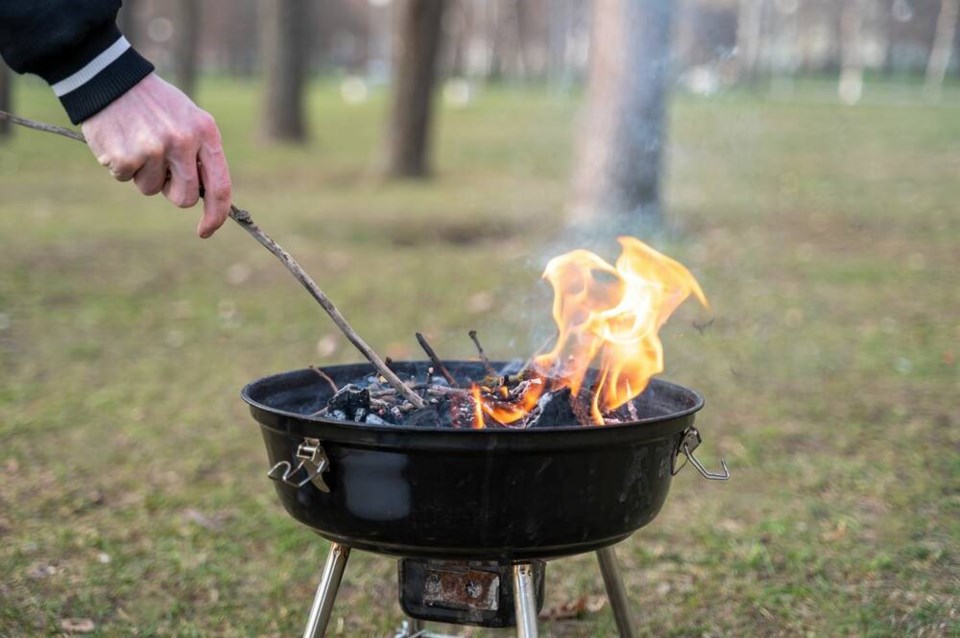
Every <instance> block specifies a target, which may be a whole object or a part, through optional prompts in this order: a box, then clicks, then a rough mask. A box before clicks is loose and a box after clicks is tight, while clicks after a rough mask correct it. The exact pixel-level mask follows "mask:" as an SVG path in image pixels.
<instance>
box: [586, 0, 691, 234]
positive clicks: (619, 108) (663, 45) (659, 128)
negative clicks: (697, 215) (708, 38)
mask: <svg viewBox="0 0 960 638" xmlns="http://www.w3.org/2000/svg"><path fill="white" fill-rule="evenodd" d="M674 4H675V3H674V1H673V0H607V1H605V2H598V3H595V4H594V11H593V26H592V32H591V47H592V50H591V58H590V80H589V87H588V93H587V108H586V119H585V121H584V125H583V128H582V131H581V133H582V135H581V139H580V153H579V156H578V163H577V166H576V168H575V173H574V201H573V211H572V212H573V221H574V222H575V223H578V224H583V223H587V222H595V221H597V220H599V219H606V220H607V221H612V220H619V221H620V222H621V223H622V224H641V225H657V224H659V222H660V221H661V210H660V175H661V162H662V157H663V145H664V141H665V138H666V131H665V117H664V115H665V110H666V104H667V98H668V90H667V87H668V79H669V72H670V71H669V67H670V65H669V58H670V34H671V30H672V28H671V27H672V22H673V11H674Z"/></svg>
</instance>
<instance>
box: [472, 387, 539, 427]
mask: <svg viewBox="0 0 960 638" xmlns="http://www.w3.org/2000/svg"><path fill="white" fill-rule="evenodd" d="M543 386H544V383H543V379H531V380H530V381H529V384H528V385H527V387H526V388H524V390H523V394H522V395H521V396H520V399H519V400H518V401H516V402H509V401H505V400H504V401H500V400H498V399H488V400H482V399H481V400H480V405H482V406H483V412H484V413H485V414H488V415H490V417H492V418H493V419H494V420H495V421H497V422H499V423H503V424H504V425H509V424H510V423H514V422H515V421H519V420H520V419H522V418H523V417H525V416H527V414H529V413H530V410H532V409H533V408H534V406H536V405H537V401H539V400H540V397H541V395H543V390H544V387H543ZM473 387H474V396H475V397H480V392H479V390H480V388H479V387H478V386H476V385H474V386H473ZM501 388H502V389H505V388H503V386H501Z"/></svg>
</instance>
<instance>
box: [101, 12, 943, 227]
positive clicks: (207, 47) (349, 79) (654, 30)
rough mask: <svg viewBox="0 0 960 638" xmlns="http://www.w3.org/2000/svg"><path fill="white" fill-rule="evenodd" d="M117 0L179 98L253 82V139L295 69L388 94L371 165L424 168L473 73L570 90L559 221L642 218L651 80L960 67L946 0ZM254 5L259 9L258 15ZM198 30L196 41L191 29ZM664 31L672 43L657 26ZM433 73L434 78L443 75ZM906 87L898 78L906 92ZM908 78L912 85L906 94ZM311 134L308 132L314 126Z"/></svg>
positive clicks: (648, 191) (770, 78)
mask: <svg viewBox="0 0 960 638" xmlns="http://www.w3.org/2000/svg"><path fill="white" fill-rule="evenodd" d="M200 5H201V3H200V2H199V1H198V0H176V2H169V0H125V1H124V3H123V9H122V11H121V13H120V18H119V19H120V24H121V28H122V29H123V30H124V32H125V33H126V35H127V37H128V38H129V39H130V40H131V42H133V43H134V44H135V45H136V46H137V47H138V48H139V49H141V50H142V51H143V52H144V54H145V55H146V56H147V57H149V58H150V59H151V60H152V61H154V63H155V64H156V65H157V67H158V69H159V70H160V72H161V73H164V74H166V75H168V76H169V77H171V78H173V79H174V81H175V82H177V83H178V84H179V85H180V86H181V88H183V89H184V90H185V91H187V92H188V93H192V92H193V91H194V86H193V85H194V83H195V82H196V79H195V78H196V76H197V73H200V74H203V73H216V74H228V75H240V76H259V77H262V78H263V81H264V90H263V100H262V105H263V112H262V116H261V119H260V122H261V126H260V128H261V133H262V134H263V137H264V138H266V139H270V140H274V141H281V142H302V141H304V140H305V139H306V138H307V131H308V128H309V126H308V124H309V123H308V122H307V117H306V112H305V106H304V87H305V82H306V79H307V78H308V77H309V76H310V75H311V74H314V75H318V76H324V77H326V78H330V79H333V80H334V81H337V82H339V83H340V84H341V95H342V96H343V99H344V100H345V101H346V102H348V103H355V102H356V103H359V102H362V101H365V100H367V99H369V97H370V95H372V94H373V93H375V92H376V91H380V90H383V89H384V88H387V89H389V91H390V94H391V99H390V102H389V104H390V106H389V109H390V110H389V113H388V115H387V125H386V127H385V133H384V140H383V143H382V145H381V149H382V150H381V164H380V165H381V168H382V170H383V172H384V174H385V175H387V176H393V177H417V178H419V177H423V176H426V175H428V174H429V172H430V169H431V164H430V158H429V148H430V135H431V133H430V132H431V128H432V127H431V120H432V119H433V108H432V103H433V101H434V99H435V97H434V96H435V95H436V94H438V93H440V91H439V90H438V89H439V88H444V91H443V92H442V93H443V99H444V100H446V101H448V102H449V103H450V104H451V105H452V106H455V107H461V108H462V107H468V106H469V105H470V103H471V102H472V100H473V98H474V96H475V95H476V93H477V90H478V89H480V88H482V86H483V85H484V84H485V83H489V82H498V83H505V84H521V83H525V84H530V85H537V84H541V83H542V84H544V85H547V86H549V87H551V88H552V89H553V90H555V91H559V92H568V91H569V92H576V91H578V90H579V89H580V88H581V87H583V86H586V87H588V88H587V98H586V106H585V119H584V127H583V131H582V132H583V135H582V139H581V146H580V148H581V150H582V152H581V153H580V155H578V158H577V159H578V162H577V164H576V165H575V176H574V199H573V202H572V204H573V209H574V211H575V214H576V215H577V216H584V217H590V216H591V215H593V214H595V213H597V212H598V211H606V212H612V213H614V214H616V215H621V216H623V215H625V214H626V215H629V214H634V213H635V214H639V215H641V216H643V217H644V218H645V219H647V221H653V220H656V219H657V218H658V217H659V216H660V215H661V211H660V207H659V195H658V192H659V191H658V189H659V186H658V183H657V179H658V176H659V175H660V173H661V172H662V171H661V170H660V168H659V162H660V153H661V151H660V149H661V147H662V146H663V142H664V126H665V124H664V121H663V111H664V105H665V100H666V95H667V93H668V90H671V89H675V90H679V91H684V92H687V93H691V94H694V95H698V96H702V97H709V96H711V95H714V94H717V93H719V92H722V91H724V90H727V89H729V88H731V87H735V86H737V85H743V84H746V85H748V86H749V87H751V88H752V89H753V90H756V91H763V90H770V91H773V92H776V93H777V94H778V95H783V94H784V92H789V91H791V90H792V89H791V87H792V86H793V84H792V83H793V81H794V79H796V78H801V77H803V76H805V75H825V74H826V75H829V76H831V77H834V78H836V80H837V85H836V86H837V89H838V91H837V96H834V97H833V99H837V98H839V99H840V100H841V101H842V102H843V103H846V104H851V105H852V104H856V103H858V102H860V101H861V100H862V99H864V98H865V97H867V96H869V87H867V88H865V86H864V82H865V78H869V77H870V74H871V73H873V74H884V75H897V76H903V77H911V76H912V77H914V78H916V81H912V82H908V83H905V84H904V87H905V89H904V90H918V91H919V90H924V91H925V93H926V94H927V95H928V96H929V97H930V98H931V99H934V100H939V99H941V93H940V91H939V87H940V86H941V84H942V83H943V82H944V81H945V78H948V77H950V76H951V75H957V74H958V72H960V64H958V60H957V58H958V56H957V55H956V50H957V48H958V42H957V29H956V26H957V20H958V15H957V14H958V9H960V7H958V5H960V0H839V1H838V0H674V1H673V2H665V1H664V2H660V1H659V0H643V1H638V2H631V3H628V2H624V1H622V0H594V1H591V0H445V1H441V0H324V1H321V0H276V1H265V0H261V1H259V2H258V0H204V2H203V10H202V11H201V10H200ZM258 9H259V11H258ZM198 34H202V35H198ZM671 35H672V37H671ZM444 83H446V86H445V87H444ZM910 87H916V88H910ZM922 87H925V88H922ZM318 133H319V135H321V136H322V134H323V133H322V129H319V131H318Z"/></svg>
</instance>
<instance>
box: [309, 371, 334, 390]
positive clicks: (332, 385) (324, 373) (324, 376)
mask: <svg viewBox="0 0 960 638" xmlns="http://www.w3.org/2000/svg"><path fill="white" fill-rule="evenodd" d="M310 369H311V370H313V371H314V372H316V373H317V374H318V375H320V378H321V379H323V380H324V381H326V382H327V383H329V384H330V388H331V389H333V393H334V394H336V393H337V392H339V391H340V388H338V387H337V384H336V382H334V380H333V379H331V378H330V375H329V374H327V373H326V372H324V371H323V370H321V369H320V368H318V367H317V366H310Z"/></svg>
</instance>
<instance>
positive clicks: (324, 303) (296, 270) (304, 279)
mask: <svg viewBox="0 0 960 638" xmlns="http://www.w3.org/2000/svg"><path fill="white" fill-rule="evenodd" d="M0 119H5V120H10V121H11V122H13V123H14V124H19V125H20V126H25V127H27V128H32V129H35V130H37V131H43V132H45V133H54V134H55V135H61V136H63V137H67V138H70V139H72V140H76V141H78V142H86V140H85V139H84V137H83V135H82V134H80V133H78V132H77V131H73V130H70V129H67V128H63V127H61V126H52V125H50V124H44V123H43V122H37V121H34V120H29V119H27V118H23V117H17V116H16V115H13V114H11V113H7V112H6V111H0ZM200 196H201V197H203V187H202V186H201V187H200ZM230 219H232V220H233V221H235V222H237V223H238V224H240V226H241V227H242V228H243V229H244V230H245V231H247V232H248V233H249V234H250V235H251V236H252V237H253V238H254V239H256V240H257V241H258V242H259V243H260V245H261V246H263V247H264V248H266V249H267V250H269V251H270V252H271V253H273V255H274V256H275V257H276V258H277V259H279V260H280V261H281V262H282V263H283V265H284V266H286V267H287V270H289V271H290V272H291V273H292V274H293V276H294V277H295V278H296V279H297V281H299V282H300V284H301V285H303V287H304V288H306V289H307V292H309V293H310V295H311V296H312V297H313V298H314V299H315V300H316V301H317V303H319V304H320V306H321V307H322V308H323V309H324V310H325V311H326V313H327V314H328V315H330V318H331V319H333V323H335V324H336V325H337V327H338V328H340V330H341V331H342V332H343V334H345V335H346V337H347V339H349V340H350V343H352V344H353V345H354V346H355V347H356V348H357V350H359V351H360V354H362V355H363V356H364V357H366V359H367V361H369V362H370V363H371V364H373V367H374V368H376V369H377V372H378V373H380V375H381V376H382V377H383V378H384V379H386V380H387V382H388V383H390V385H392V386H393V387H395V388H396V389H397V392H399V393H400V394H402V395H403V396H404V397H406V399H407V400H408V401H410V402H411V403H413V404H414V405H415V406H417V407H423V405H424V403H423V399H421V398H420V397H419V396H417V395H416V394H415V393H414V392H413V391H412V390H410V389H409V388H407V386H406V385H404V383H403V381H401V380H400V378H399V377H398V376H397V375H395V374H394V373H393V372H392V371H391V370H390V369H389V368H388V367H387V366H386V364H385V363H384V362H383V360H382V359H380V356H379V355H378V354H377V353H376V352H374V351H373V349H372V348H371V347H370V346H368V345H367V344H366V342H365V341H364V340H363V339H361V338H360V335H358V334H357V333H356V331H355V330H354V329H353V328H351V327H350V324H349V323H347V320H346V319H345V318H344V317H343V315H342V314H340V311H339V310H337V307H336V306H334V305H333V302H332V301H330V299H329V298H328V297H327V295H326V294H324V292H323V291H322V290H320V287H319V286H318V285H317V284H316V282H314V281H313V279H311V278H310V275H308V274H307V273H306V271H304V270H303V268H301V267H300V264H298V263H297V262H296V260H295V259H294V258H293V257H291V256H290V253H288V252H287V251H286V250H284V249H283V248H282V247H281V246H280V244H278V243H277V242H275V241H274V240H273V239H272V238H271V237H270V236H269V235H267V234H266V233H265V232H263V231H262V230H260V227H259V226H257V225H256V224H255V223H254V221H253V218H252V217H251V216H250V213H248V212H247V211H245V210H242V209H240V208H237V207H236V206H234V205H233V204H231V205H230Z"/></svg>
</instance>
